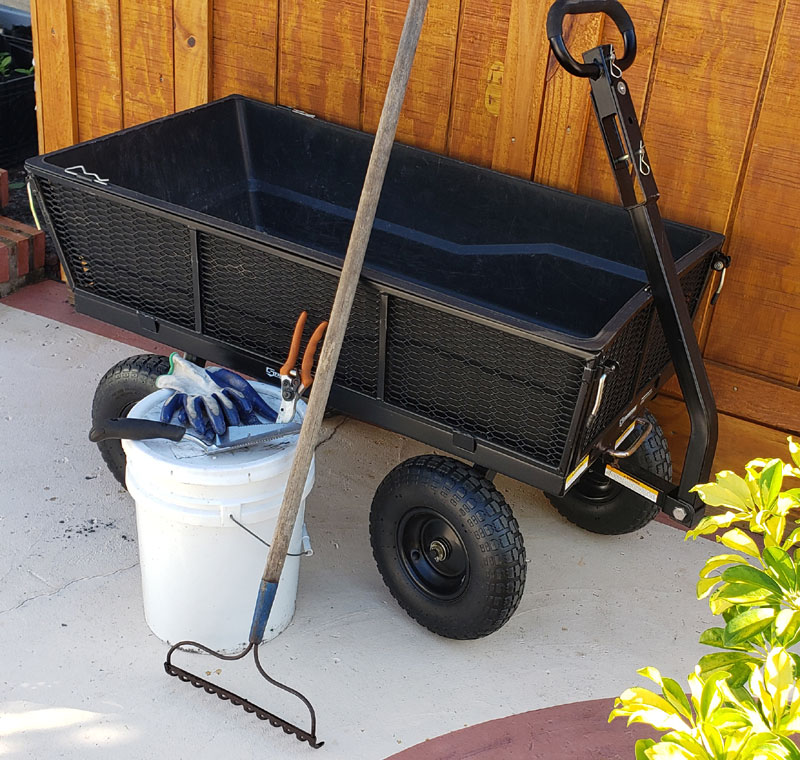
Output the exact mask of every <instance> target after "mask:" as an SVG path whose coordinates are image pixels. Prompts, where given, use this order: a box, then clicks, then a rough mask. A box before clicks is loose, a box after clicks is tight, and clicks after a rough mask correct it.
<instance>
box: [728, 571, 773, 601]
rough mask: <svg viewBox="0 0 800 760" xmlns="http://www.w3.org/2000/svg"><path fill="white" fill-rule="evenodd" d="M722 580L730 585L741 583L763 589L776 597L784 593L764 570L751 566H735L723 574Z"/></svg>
mask: <svg viewBox="0 0 800 760" xmlns="http://www.w3.org/2000/svg"><path fill="white" fill-rule="evenodd" d="M722 580H724V581H726V582H728V583H740V584H746V585H748V586H756V587H757V588H762V589H765V590H767V591H770V592H771V593H773V594H775V595H776V596H781V594H782V593H783V591H782V589H781V587H780V586H779V585H778V584H777V582H776V581H775V580H773V579H772V578H770V577H769V575H767V574H766V573H765V572H764V571H763V570H758V569H757V568H755V567H751V566H750V565H734V566H733V567H729V568H727V569H726V570H724V571H723V573H722Z"/></svg>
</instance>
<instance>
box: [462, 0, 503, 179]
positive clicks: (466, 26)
mask: <svg viewBox="0 0 800 760" xmlns="http://www.w3.org/2000/svg"><path fill="white" fill-rule="evenodd" d="M510 16H511V0H463V4H462V6H461V21H460V26H459V32H458V51H457V53H456V72H455V81H454V84H453V100H452V103H451V112H450V132H449V135H448V152H449V153H450V155H451V156H454V157H455V158H460V159H462V160H463V161H470V162H472V163H475V164H481V165H482V166H489V165H491V163H492V157H493V155H494V144H495V136H496V133H497V127H498V116H499V115H500V110H501V107H502V97H503V92H504V90H503V74H504V71H505V58H506V40H507V37H508V28H509V20H510Z"/></svg>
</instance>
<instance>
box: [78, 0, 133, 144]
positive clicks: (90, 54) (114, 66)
mask: <svg viewBox="0 0 800 760" xmlns="http://www.w3.org/2000/svg"><path fill="white" fill-rule="evenodd" d="M73 15H74V20H75V23H74V27H75V58H76V60H77V61H79V62H80V65H78V66H76V71H75V74H76V93H77V107H78V138H79V139H80V140H91V139H92V138H94V137H99V136H100V135H105V134H108V133H109V132H114V131H116V130H118V129H121V128H122V69H121V65H120V38H119V0H81V1H80V2H77V3H75V4H74V6H73Z"/></svg>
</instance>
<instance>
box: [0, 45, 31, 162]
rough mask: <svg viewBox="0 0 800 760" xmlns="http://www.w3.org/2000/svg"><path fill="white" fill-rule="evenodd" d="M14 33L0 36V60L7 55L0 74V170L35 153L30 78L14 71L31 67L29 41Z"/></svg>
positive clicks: (28, 75)
mask: <svg viewBox="0 0 800 760" xmlns="http://www.w3.org/2000/svg"><path fill="white" fill-rule="evenodd" d="M15 32H16V30H15V29H14V30H11V31H10V32H9V33H8V34H5V33H4V34H0V58H3V57H4V54H5V55H10V56H11V63H10V65H9V66H8V68H7V69H6V74H5V75H0V167H4V168H7V167H12V166H17V165H19V164H21V163H22V162H23V161H24V160H25V159H26V158H30V157H31V156H35V155H36V154H37V153H38V152H39V151H38V145H37V130H36V95H35V91H34V76H33V73H30V74H22V73H19V72H18V71H17V69H22V70H24V71H28V70H30V69H31V68H32V66H33V52H32V51H33V48H32V42H31V41H30V39H26V38H25V37H22V36H17V34H15Z"/></svg>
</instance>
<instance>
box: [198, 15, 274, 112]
mask: <svg viewBox="0 0 800 760" xmlns="http://www.w3.org/2000/svg"><path fill="white" fill-rule="evenodd" d="M212 51H213V53H212V63H211V69H212V93H213V97H215V98H223V97H225V96H226V95H231V94H233V93H238V94H240V95H247V96H248V97H251V98H256V99H258V100H264V101H267V102H269V103H274V102H275V94H276V75H277V71H276V69H277V60H278V0H263V2H259V3H258V4H254V3H252V2H249V1H248V0H215V2H214V12H213V31H212Z"/></svg>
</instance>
